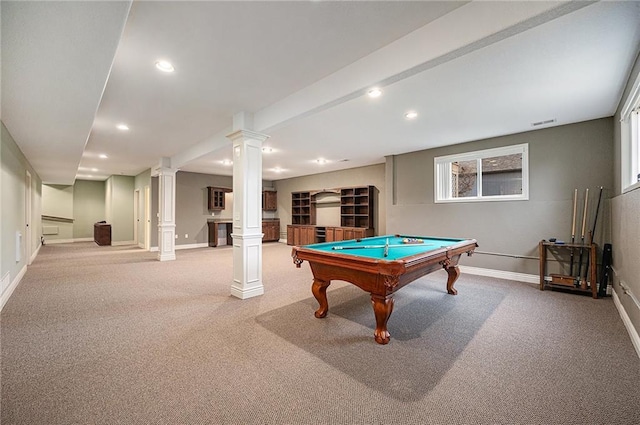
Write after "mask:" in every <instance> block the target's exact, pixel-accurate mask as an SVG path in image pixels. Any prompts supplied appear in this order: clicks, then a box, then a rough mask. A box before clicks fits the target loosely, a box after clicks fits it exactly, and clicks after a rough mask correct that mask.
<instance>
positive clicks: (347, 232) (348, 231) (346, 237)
mask: <svg viewBox="0 0 640 425" xmlns="http://www.w3.org/2000/svg"><path fill="white" fill-rule="evenodd" d="M349 239H355V236H353V229H352V228H350V227H347V228H345V229H344V239H343V240H345V241H346V240H349Z"/></svg>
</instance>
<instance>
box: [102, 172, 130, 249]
mask: <svg viewBox="0 0 640 425" xmlns="http://www.w3.org/2000/svg"><path fill="white" fill-rule="evenodd" d="M133 183H134V177H131V176H111V177H109V178H108V179H107V181H106V182H105V184H106V187H105V207H106V211H105V215H106V218H107V222H108V223H110V224H111V243H112V244H113V243H116V244H117V243H119V242H121V243H131V242H133V225H134V224H133Z"/></svg>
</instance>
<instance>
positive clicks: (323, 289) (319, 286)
mask: <svg viewBox="0 0 640 425" xmlns="http://www.w3.org/2000/svg"><path fill="white" fill-rule="evenodd" d="M330 284H331V281H330V280H329V281H327V282H325V281H324V280H320V279H313V285H311V292H313V296H314V297H316V300H317V301H318V304H320V308H318V309H317V310H316V312H315V316H316V317H317V318H318V319H320V318H322V317H325V316H326V315H327V312H328V311H329V303H328V302H327V288H328V287H329V285H330Z"/></svg>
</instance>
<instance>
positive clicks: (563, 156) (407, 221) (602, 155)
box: [386, 118, 613, 275]
mask: <svg viewBox="0 0 640 425" xmlns="http://www.w3.org/2000/svg"><path fill="white" fill-rule="evenodd" d="M612 127H613V120H612V119H611V118H605V119H600V120H594V121H587V122H583V123H578V124H572V125H566V126H560V127H554V128H548V129H542V130H537V131H531V132H527V133H521V134H515V135H511V136H505V137H498V138H492V139H486V140H481V141H476V142H470V143H464V144H460V145H455V146H448V147H443V148H437V149H430V150H425V151H420V152H413V153H409V154H404V155H398V156H394V157H389V158H387V162H386V179H387V187H388V188H389V189H388V195H387V232H388V233H402V234H415V235H429V236H443V237H468V238H474V239H476V240H477V241H478V244H479V248H478V251H479V252H486V253H489V252H490V253H498V254H507V255H508V256H496V255H489V254H481V253H477V254H474V256H473V257H471V258H465V259H464V262H463V264H464V265H468V266H473V267H481V268H488V269H494V270H503V271H508V272H518V273H526V274H533V275H537V274H538V273H539V263H538V261H537V259H536V258H531V259H527V258H513V257H510V256H521V257H537V256H538V242H539V241H540V240H541V239H547V238H550V237H556V238H558V239H564V240H570V234H571V216H572V210H573V192H574V188H577V189H578V190H579V192H580V194H583V193H584V190H585V189H586V188H590V192H591V195H592V197H591V199H590V203H591V204H590V205H591V208H590V219H589V221H588V223H590V224H589V225H588V226H587V227H588V229H589V230H590V229H591V226H592V224H593V217H594V213H595V211H594V207H595V204H596V202H595V201H596V200H597V196H596V195H597V192H598V188H599V187H600V186H604V187H605V188H611V187H612V185H613V178H612V175H611V169H612V167H613V154H612V147H613V136H612V135H613V128H612ZM522 143H528V144H529V200H528V201H505V202H467V203H456V204H435V203H434V170H433V167H434V157H436V156H442V155H449V154H456V153H464V152H470V151H477V150H482V149H488V148H495V147H502V146H510V145H516V144H522ZM610 194H611V192H610V191H606V192H605V193H604V195H603V198H608V197H610ZM603 204H606V200H605V201H604V202H603ZM604 210H606V207H605V208H603V207H601V211H600V215H599V217H598V221H599V224H600V225H599V226H598V229H596V242H599V243H601V242H602V241H603V240H605V239H607V238H608V237H609V236H608V234H607V233H608V229H609V226H608V225H607V222H608V220H609V217H608V214H606V213H603V211H604Z"/></svg>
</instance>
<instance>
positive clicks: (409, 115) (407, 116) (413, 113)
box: [404, 111, 418, 120]
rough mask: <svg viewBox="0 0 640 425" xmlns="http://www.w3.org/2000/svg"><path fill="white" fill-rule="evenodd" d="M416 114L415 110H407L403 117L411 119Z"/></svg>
mask: <svg viewBox="0 0 640 425" xmlns="http://www.w3.org/2000/svg"><path fill="white" fill-rule="evenodd" d="M417 116H418V113H417V112H416V111H409V112H407V113H406V114H404V117H405V118H406V119H408V120H412V119H414V118H415V117H417Z"/></svg>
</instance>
